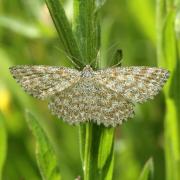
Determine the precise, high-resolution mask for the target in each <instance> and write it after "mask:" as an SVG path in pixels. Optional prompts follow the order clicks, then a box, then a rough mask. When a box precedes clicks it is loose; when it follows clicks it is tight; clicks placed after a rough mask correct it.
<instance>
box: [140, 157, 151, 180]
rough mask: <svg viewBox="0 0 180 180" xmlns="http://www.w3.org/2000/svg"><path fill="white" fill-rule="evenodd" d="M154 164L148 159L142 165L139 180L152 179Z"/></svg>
mask: <svg viewBox="0 0 180 180" xmlns="http://www.w3.org/2000/svg"><path fill="white" fill-rule="evenodd" d="M153 174H154V164H153V160H152V158H150V159H149V160H148V161H147V162H146V164H145V165H144V167H143V169H142V172H141V175H140V177H139V180H149V179H153Z"/></svg>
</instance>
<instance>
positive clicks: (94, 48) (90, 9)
mask: <svg viewBox="0 0 180 180" xmlns="http://www.w3.org/2000/svg"><path fill="white" fill-rule="evenodd" d="M99 7H100V6H99ZM99 7H97V4H96V1H95V0H74V21H73V29H74V34H75V35H76V40H77V43H78V46H79V47H80V50H81V53H82V55H83V59H84V62H85V64H91V66H92V67H93V68H96V61H95V59H97V54H98V52H99V49H100V25H99V18H98V10H99ZM113 144H114V128H106V127H104V126H103V125H100V126H99V125H97V124H95V123H92V122H89V123H86V125H80V152H81V159H82V164H83V171H84V180H92V179H93V180H94V179H98V180H101V179H103V180H104V179H108V180H111V179H112V175H113V162H114V153H113V152H114V151H113Z"/></svg>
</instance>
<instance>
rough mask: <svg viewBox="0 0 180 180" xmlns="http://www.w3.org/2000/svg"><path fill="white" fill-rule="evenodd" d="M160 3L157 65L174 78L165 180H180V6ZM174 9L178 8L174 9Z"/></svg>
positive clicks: (170, 89)
mask: <svg viewBox="0 0 180 180" xmlns="http://www.w3.org/2000/svg"><path fill="white" fill-rule="evenodd" d="M165 3H166V2H165V1H163V0H159V1H158V4H157V6H158V18H157V23H158V26H159V28H158V32H157V33H158V34H157V35H158V40H159V41H158V62H159V65H161V66H162V67H165V68H167V69H169V70H170V72H171V77H170V79H169V82H168V84H167V85H166V88H165V89H164V92H165V96H166V106H167V110H166V116H165V124H164V127H165V156H166V179H167V180H170V179H174V180H178V179H180V144H179V142H180V138H179V137H180V134H179V125H178V122H179V119H180V112H179V107H180V95H179V91H180V81H179V76H180V57H179V50H180V49H179V38H177V35H176V32H175V21H176V14H177V13H178V8H179V7H178V4H177V3H176V1H174V2H173V1H167V4H166V5H165ZM174 6H177V7H176V8H174Z"/></svg>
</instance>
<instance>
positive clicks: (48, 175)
mask: <svg viewBox="0 0 180 180" xmlns="http://www.w3.org/2000/svg"><path fill="white" fill-rule="evenodd" d="M26 119H27V122H28V125H29V127H30V129H31V130H32V133H33V135H34V136H35V138H36V142H37V146H36V156H37V161H38V166H39V170H40V172H41V176H42V178H43V179H44V180H46V179H47V180H48V179H52V180H60V179H61V175H60V170H59V167H58V160H57V157H56V155H55V152H54V149H53V147H52V145H51V143H50V142H49V140H48V137H47V136H46V134H45V132H44V130H43V129H42V128H41V126H40V124H39V123H38V121H37V119H36V118H35V117H34V116H33V115H32V114H31V113H30V112H27V113H26Z"/></svg>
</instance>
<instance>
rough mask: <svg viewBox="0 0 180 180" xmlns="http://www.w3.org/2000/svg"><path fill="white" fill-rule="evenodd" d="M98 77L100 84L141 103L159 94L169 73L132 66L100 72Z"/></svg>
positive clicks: (157, 69) (97, 74) (162, 70)
mask: <svg viewBox="0 0 180 180" xmlns="http://www.w3.org/2000/svg"><path fill="white" fill-rule="evenodd" d="M96 76H97V79H98V81H99V83H100V84H102V85H104V86H106V87H107V88H109V89H112V90H114V91H115V92H117V93H120V94H121V95H122V96H123V97H125V98H127V99H128V100H129V101H132V102H140V103H141V102H145V101H146V100H148V99H152V98H153V97H154V96H155V95H156V94H158V92H159V91H160V90H161V89H162V87H163V85H164V83H165V82H166V81H167V79H168V77H169V72H168V71H167V70H165V69H161V68H156V67H152V68H151V67H144V66H139V67H138V66H137V67H136V66H132V67H117V68H108V69H106V70H99V71H97V72H96Z"/></svg>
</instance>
